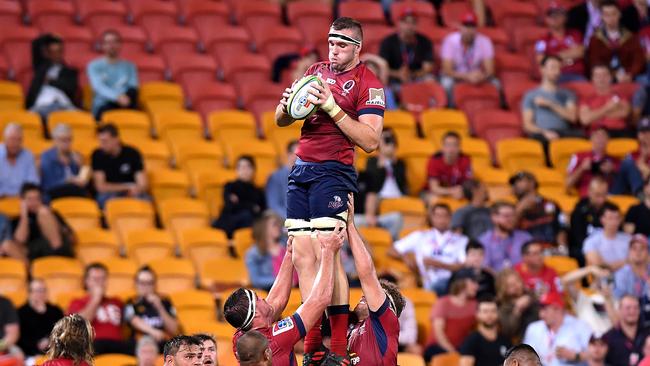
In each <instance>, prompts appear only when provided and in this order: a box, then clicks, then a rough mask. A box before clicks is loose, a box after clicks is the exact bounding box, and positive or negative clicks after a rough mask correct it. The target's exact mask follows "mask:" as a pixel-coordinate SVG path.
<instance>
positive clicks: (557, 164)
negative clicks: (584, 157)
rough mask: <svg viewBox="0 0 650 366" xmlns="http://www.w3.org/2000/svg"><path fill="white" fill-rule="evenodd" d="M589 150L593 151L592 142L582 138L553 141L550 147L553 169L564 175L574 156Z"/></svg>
mask: <svg viewBox="0 0 650 366" xmlns="http://www.w3.org/2000/svg"><path fill="white" fill-rule="evenodd" d="M589 150H591V142H590V141H589V140H586V139H582V138H561V139H558V140H553V141H551V143H550V145H549V154H550V155H551V162H552V163H553V168H554V169H556V170H557V171H559V172H561V173H562V174H565V173H566V168H567V166H568V165H569V160H571V156H572V155H573V154H575V153H577V152H581V151H589Z"/></svg>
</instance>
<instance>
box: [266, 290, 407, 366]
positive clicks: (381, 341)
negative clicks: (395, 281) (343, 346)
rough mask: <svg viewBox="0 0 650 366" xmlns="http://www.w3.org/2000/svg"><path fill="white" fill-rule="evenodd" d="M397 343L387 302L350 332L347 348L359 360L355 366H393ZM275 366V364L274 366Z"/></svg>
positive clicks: (394, 320) (395, 326)
mask: <svg viewBox="0 0 650 366" xmlns="http://www.w3.org/2000/svg"><path fill="white" fill-rule="evenodd" d="M398 341H399V321H398V319H397V315H395V313H394V312H393V311H392V310H391V309H390V306H389V300H388V298H386V300H385V301H384V304H383V305H382V306H381V307H380V308H379V309H378V310H377V311H376V312H373V311H371V312H370V316H369V317H368V318H366V320H364V321H363V322H361V323H357V324H355V325H354V328H352V330H351V331H350V335H349V339H348V348H349V350H350V352H353V353H356V354H357V357H358V358H359V360H358V363H354V362H355V360H353V361H352V362H353V364H355V365H356V366H395V365H397V347H398V343H399V342H398ZM274 365H275V364H274Z"/></svg>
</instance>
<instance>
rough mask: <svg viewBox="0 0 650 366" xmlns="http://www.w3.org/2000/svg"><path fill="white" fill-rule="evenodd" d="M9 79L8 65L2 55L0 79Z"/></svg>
mask: <svg viewBox="0 0 650 366" xmlns="http://www.w3.org/2000/svg"><path fill="white" fill-rule="evenodd" d="M8 78H9V64H8V63H7V60H6V59H5V57H4V56H3V55H0V79H8Z"/></svg>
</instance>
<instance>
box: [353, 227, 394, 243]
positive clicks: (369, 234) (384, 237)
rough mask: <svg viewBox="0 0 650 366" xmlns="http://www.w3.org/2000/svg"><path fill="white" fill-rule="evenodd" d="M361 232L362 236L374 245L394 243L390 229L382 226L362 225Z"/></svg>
mask: <svg viewBox="0 0 650 366" xmlns="http://www.w3.org/2000/svg"><path fill="white" fill-rule="evenodd" d="M359 234H361V237H362V238H363V239H364V240H365V241H366V242H368V244H370V246H371V247H372V248H374V247H390V246H392V245H393V239H392V238H391V236H390V231H388V230H386V229H384V228H381V227H369V226H368V227H360V228H359Z"/></svg>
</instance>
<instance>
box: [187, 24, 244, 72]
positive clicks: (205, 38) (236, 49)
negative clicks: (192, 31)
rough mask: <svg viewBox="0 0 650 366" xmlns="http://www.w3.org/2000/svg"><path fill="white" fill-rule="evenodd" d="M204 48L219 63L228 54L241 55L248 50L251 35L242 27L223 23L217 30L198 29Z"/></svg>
mask: <svg viewBox="0 0 650 366" xmlns="http://www.w3.org/2000/svg"><path fill="white" fill-rule="evenodd" d="M199 36H200V37H201V43H203V47H204V48H205V50H206V51H207V52H208V53H209V54H210V55H212V56H214V57H216V59H217V60H218V61H219V62H220V63H221V62H223V60H222V59H223V58H224V57H228V55H242V54H246V53H249V52H250V43H251V37H250V35H249V34H248V32H247V31H246V29H244V27H236V26H230V25H224V26H220V27H219V31H218V32H209V33H208V32H206V31H202V30H199Z"/></svg>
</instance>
